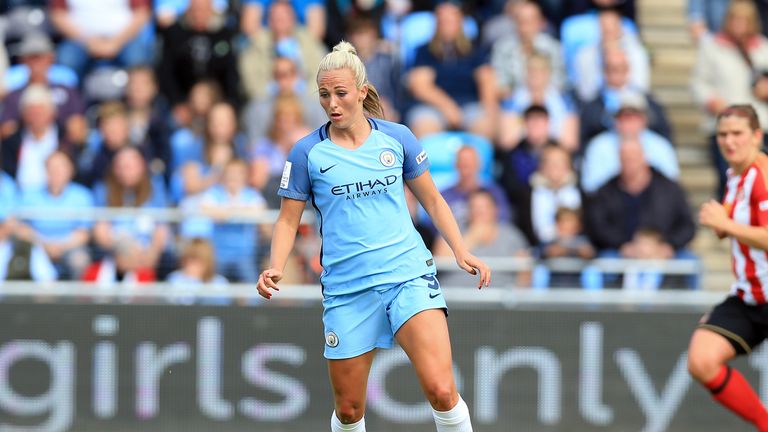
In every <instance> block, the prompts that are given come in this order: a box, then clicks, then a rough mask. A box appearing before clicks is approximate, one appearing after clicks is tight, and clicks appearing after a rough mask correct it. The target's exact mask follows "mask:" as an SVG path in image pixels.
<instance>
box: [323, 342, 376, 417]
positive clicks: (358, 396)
mask: <svg viewBox="0 0 768 432" xmlns="http://www.w3.org/2000/svg"><path fill="white" fill-rule="evenodd" d="M375 353H376V351H369V352H367V353H365V354H361V355H359V356H357V357H352V358H347V359H337V360H331V359H329V360H328V376H329V377H330V380H331V387H332V389H333V398H334V401H335V402H336V404H337V407H336V408H337V410H338V408H339V407H338V405H339V404H351V405H354V406H359V407H364V406H365V392H366V388H367V386H368V374H369V373H370V371H371V364H372V363H373V358H374V355H375Z"/></svg>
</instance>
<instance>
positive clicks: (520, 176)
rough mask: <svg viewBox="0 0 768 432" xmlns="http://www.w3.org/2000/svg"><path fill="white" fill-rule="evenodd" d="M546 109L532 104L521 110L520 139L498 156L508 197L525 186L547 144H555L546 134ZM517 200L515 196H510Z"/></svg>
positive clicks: (548, 128) (502, 181)
mask: <svg viewBox="0 0 768 432" xmlns="http://www.w3.org/2000/svg"><path fill="white" fill-rule="evenodd" d="M549 131H550V126H549V112H547V109H546V108H545V107H543V106H541V105H531V106H529V107H528V108H526V109H525V111H524V112H523V133H524V135H523V138H522V139H521V140H520V144H518V145H517V146H516V147H515V148H514V149H512V151H511V152H507V154H506V155H504V156H501V157H500V159H501V161H502V173H501V183H502V185H504V188H505V189H506V190H507V193H508V194H510V196H516V195H517V194H515V193H512V192H513V191H515V190H517V189H518V188H519V187H520V186H523V187H524V188H528V185H529V180H530V178H531V174H533V173H534V172H535V171H536V170H537V169H538V167H539V159H541V151H542V150H543V149H544V147H545V146H547V145H548V144H557V142H556V141H555V140H553V139H552V138H551V137H550V136H549ZM510 201H512V202H517V200H516V199H511V198H510Z"/></svg>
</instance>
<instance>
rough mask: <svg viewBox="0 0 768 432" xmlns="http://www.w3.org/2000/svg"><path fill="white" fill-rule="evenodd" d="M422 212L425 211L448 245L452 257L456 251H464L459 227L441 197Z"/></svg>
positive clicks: (464, 247)
mask: <svg viewBox="0 0 768 432" xmlns="http://www.w3.org/2000/svg"><path fill="white" fill-rule="evenodd" d="M422 205H423V204H422ZM424 210H426V211H427V213H428V214H429V217H430V218H431V219H432V222H433V223H434V224H435V227H436V228H437V230H438V231H439V232H440V235H442V236H443V238H444V239H445V242H446V243H448V246H449V247H450V248H451V251H453V254H454V255H456V252H457V251H464V250H466V246H465V245H464V240H463V239H462V237H461V231H460V230H459V225H458V224H457V223H456V219H455V218H454V217H453V213H451V208H450V207H448V203H446V202H445V199H443V197H442V196H437V197H436V198H435V200H434V202H432V203H429V204H427V205H426V206H425V207H424Z"/></svg>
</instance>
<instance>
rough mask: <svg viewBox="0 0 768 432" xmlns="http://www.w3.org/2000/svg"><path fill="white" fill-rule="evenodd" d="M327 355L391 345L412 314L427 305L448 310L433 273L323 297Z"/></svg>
mask: <svg viewBox="0 0 768 432" xmlns="http://www.w3.org/2000/svg"><path fill="white" fill-rule="evenodd" d="M323 308H324V310H323V325H324V327H325V353H324V355H325V358H327V359H345V358H352V357H357V356H359V355H361V354H364V353H366V352H368V351H371V350H373V349H376V348H392V345H393V344H394V339H395V333H397V331H398V330H399V329H400V327H401V326H402V325H403V324H405V322H406V321H408V320H409V319H410V318H411V317H412V316H414V315H416V314H417V313H419V312H421V311H425V310H428V309H443V310H444V311H446V314H447V311H448V307H447V306H446V304H445V297H443V292H442V290H441V289H440V283H439V282H438V281H437V278H436V277H435V275H434V274H429V275H424V276H421V277H417V278H415V279H411V280H409V281H407V282H403V283H400V284H395V285H383V286H378V287H374V288H371V289H367V290H365V291H360V292H356V293H352V294H343V295H336V296H328V297H326V298H325V299H323Z"/></svg>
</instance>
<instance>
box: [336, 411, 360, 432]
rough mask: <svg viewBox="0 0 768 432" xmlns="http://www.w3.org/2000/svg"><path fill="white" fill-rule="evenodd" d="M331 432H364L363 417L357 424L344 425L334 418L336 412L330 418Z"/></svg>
mask: <svg viewBox="0 0 768 432" xmlns="http://www.w3.org/2000/svg"><path fill="white" fill-rule="evenodd" d="M331 432H365V417H363V418H361V419H360V420H359V421H358V422H357V423H352V424H344V423H342V422H341V420H339V418H338V417H337V416H336V411H334V412H333V415H332V416H331Z"/></svg>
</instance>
